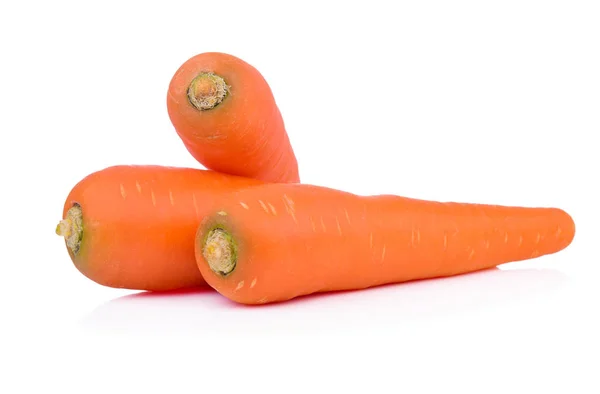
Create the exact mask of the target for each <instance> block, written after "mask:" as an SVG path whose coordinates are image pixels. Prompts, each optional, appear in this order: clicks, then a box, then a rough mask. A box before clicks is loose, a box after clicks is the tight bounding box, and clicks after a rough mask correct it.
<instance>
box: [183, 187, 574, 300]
mask: <svg viewBox="0 0 600 394" xmlns="http://www.w3.org/2000/svg"><path fill="white" fill-rule="evenodd" d="M574 235H575V224H574V222H573V219H572V218H571V216H570V215H569V214H567V213H566V212H565V211H563V210H561V209H558V208H544V207H518V206H501V205H486V204H475V203H460V202H438V201H428V200H420V199H414V198H408V197H402V196H393V195H379V196H359V195H355V194H351V193H348V192H344V191H341V190H335V189H330V188H326V187H322V186H313V185H306V184H305V185H302V184H263V185H257V186H255V187H252V188H247V189H244V190H238V191H234V192H232V193H229V194H227V195H226V196H224V197H223V199H222V200H221V201H219V202H217V204H216V205H215V206H214V208H213V211H212V213H211V214H208V215H207V216H206V217H205V219H204V220H203V221H202V222H201V224H200V225H199V226H198V230H197V233H196V242H195V255H196V262H197V265H198V268H199V270H200V272H201V274H202V276H203V277H204V279H205V280H206V282H207V283H208V284H209V285H210V286H211V287H213V288H214V289H216V290H217V291H218V292H220V293H221V294H223V295H224V296H226V297H227V298H229V299H231V300H233V301H236V302H239V303H243V304H264V303H269V302H279V301H285V300H289V299H292V298H295V297H299V296H303V295H308V294H312V293H318V292H326V291H336V290H354V289H362V288H367V287H372V286H377V285H382V284H388V283H400V282H405V281H411V280H416V279H427V278H434V277H443V276H451V275H457V274H462V273H469V272H473V271H477V270H481V269H486V268H492V267H495V266H498V265H501V264H504V263H509V262H515V261H520V260H527V259H532V258H536V257H540V256H543V255H547V254H551V253H556V252H558V251H560V250H562V249H564V248H566V247H567V246H568V245H569V244H570V243H571V242H572V240H573V237H574Z"/></svg>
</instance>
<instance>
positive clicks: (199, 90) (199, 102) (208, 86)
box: [188, 72, 229, 111]
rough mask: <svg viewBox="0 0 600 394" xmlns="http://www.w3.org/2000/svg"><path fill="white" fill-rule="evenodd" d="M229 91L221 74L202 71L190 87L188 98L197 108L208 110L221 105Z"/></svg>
mask: <svg viewBox="0 0 600 394" xmlns="http://www.w3.org/2000/svg"><path fill="white" fill-rule="evenodd" d="M228 92H229V86H227V83H226V82H225V80H224V79H223V78H222V77H221V76H219V75H217V74H214V73H211V72H207V73H200V74H198V76H196V78H194V79H193V80H192V82H191V83H190V86H189V87H188V100H189V101H190V103H191V104H192V105H193V106H194V107H195V108H196V109H198V110H200V111H206V110H209V109H212V108H214V107H216V106H217V105H219V104H220V103H221V102H222V101H223V100H224V99H225V97H226V96H227V94H228Z"/></svg>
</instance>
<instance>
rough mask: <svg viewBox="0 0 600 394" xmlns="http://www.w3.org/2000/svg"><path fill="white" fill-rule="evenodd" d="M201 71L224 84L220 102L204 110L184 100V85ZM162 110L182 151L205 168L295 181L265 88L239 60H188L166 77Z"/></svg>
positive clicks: (205, 56)
mask: <svg viewBox="0 0 600 394" xmlns="http://www.w3.org/2000/svg"><path fill="white" fill-rule="evenodd" d="M201 72H213V73H215V74H217V75H219V76H220V77H222V78H223V79H224V80H225V82H226V84H227V85H228V86H229V93H228V95H227V96H226V97H225V98H224V100H223V101H222V102H221V103H220V104H218V105H217V106H215V107H214V108H212V109H208V110H199V109H197V108H195V107H194V106H193V105H192V104H191V102H190V100H189V98H188V87H189V86H190V84H191V83H192V80H193V79H194V78H195V77H196V76H197V75H198V74H199V73H201ZM167 110H168V114H169V117H170V119H171V122H172V124H173V126H174V128H175V130H176V132H177V134H178V135H179V137H180V138H181V140H182V141H183V143H184V145H185V147H186V148H187V150H188V151H189V152H190V153H191V154H192V156H193V157H194V158H195V159H196V160H197V161H198V162H199V163H201V164H202V165H204V166H205V167H206V168H208V169H212V170H215V171H219V172H222V173H226V174H232V175H239V176H244V177H249V178H256V179H260V180H262V181H265V182H300V177H299V173H298V163H297V160H296V156H295V154H294V151H293V149H292V146H291V144H290V141H289V137H288V134H287V132H286V129H285V125H284V122H283V118H282V116H281V113H280V111H279V108H278V106H277V104H276V102H275V99H274V97H273V93H272V91H271V88H270V87H269V85H268V84H267V82H266V80H265V79H264V77H263V76H262V75H261V73H260V72H259V71H258V70H257V69H256V68H254V67H253V66H251V65H250V64H248V63H246V62H245V61H243V60H241V59H239V58H237V57H235V56H232V55H228V54H225V53H218V52H206V53H201V54H199V55H196V56H194V57H192V58H190V59H188V60H187V61H186V62H184V63H183V64H182V65H181V67H180V68H179V69H178V70H177V72H176V73H175V74H174V76H173V78H172V79H171V82H170V84H169V89H168V94H167Z"/></svg>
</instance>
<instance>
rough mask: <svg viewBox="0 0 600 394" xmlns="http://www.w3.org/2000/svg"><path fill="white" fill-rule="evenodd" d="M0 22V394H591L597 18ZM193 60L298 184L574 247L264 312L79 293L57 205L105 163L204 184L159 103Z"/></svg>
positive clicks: (31, 12)
mask: <svg viewBox="0 0 600 394" xmlns="http://www.w3.org/2000/svg"><path fill="white" fill-rule="evenodd" d="M1 4H2V5H0V37H1V41H0V43H1V45H0V47H1V50H2V52H1V55H0V56H1V61H0V70H1V72H0V132H1V134H0V138H1V142H0V154H1V155H0V157H1V160H2V166H1V168H0V171H2V186H1V187H0V189H1V193H0V199H1V200H2V206H3V215H2V218H3V225H2V227H1V230H0V231H1V232H2V253H3V254H2V256H1V270H2V271H1V272H2V274H1V278H2V279H1V283H2V284H1V286H0V291H1V292H2V295H1V297H0V302H1V305H2V309H1V313H2V315H3V316H2V321H3V322H2V323H1V324H0V331H1V333H2V336H1V337H0V341H1V347H0V360H1V361H2V367H1V369H0V371H1V373H0V375H1V377H0V392H2V393H20V392H31V393H46V392H54V391H55V390H57V391H56V392H72V391H73V392H93V393H95V392H98V393H121V392H146V393H148V392H160V393H166V392H186V393H187V392H277V393H287V392H343V391H348V390H350V389H355V390H357V392H359V391H360V392H365V393H381V392H403V393H417V392H430V393H442V392H443V393H445V392H462V393H465V392H473V393H487V392H512V393H529V392H556V393H566V392H572V393H598V392H600V385H599V384H598V380H597V372H598V366H599V362H598V353H599V351H600V347H599V339H598V338H599V336H598V332H599V330H600V325H599V323H598V320H597V317H598V311H599V310H600V309H599V306H600V305H599V301H600V291H599V290H598V278H599V274H600V269H599V266H600V258H599V257H600V256H599V253H598V251H597V250H598V236H599V235H600V233H599V231H598V220H599V219H600V215H599V209H598V206H599V203H598V201H599V194H598V192H597V187H598V175H597V174H598V169H599V168H600V165H599V164H600V161H599V160H598V147H599V145H598V143H597V142H596V141H597V140H595V139H596V138H597V137H598V131H599V130H600V23H599V21H600V9H599V4H598V2H597V1H530V0H519V1H464V0H458V1H447V2H446V1H412V2H380V1H368V2H338V3H336V2H327V1H319V2H310V1H303V2H296V3H292V2H279V3H278V4H275V2H273V3H267V2H262V1H257V0H253V1H246V2H232V1H224V2H217V1H213V2H205V1H202V0H196V1H190V2H181V1H168V2H167V1H165V2H156V4H154V3H152V2H139V3H137V2H130V1H119V2H116V1H105V2H75V1H73V2H66V1H48V2H42V1H38V2H34V1H22V2H10V3H9V2H2V3H1ZM392 4H395V5H392ZM206 51H222V52H228V53H231V54H233V55H236V56H238V57H241V58H242V59H244V60H246V61H248V62H249V63H251V64H253V65H254V66H255V67H257V68H258V69H259V70H260V71H261V72H262V73H263V75H264V76H265V78H266V79H267V81H268V82H269V84H270V86H271V88H272V89H273V92H274V94H275V97H276V100H277V102H278V104H279V106H280V109H281V111H282V114H283V116H284V119H285V122H286V126H287V130H288V133H289V136H290V139H291V141H292V144H293V147H294V149H295V152H296V154H297V157H298V160H299V163H300V172H301V177H302V180H303V182H305V183H313V184H320V185H326V186H330V187H335V188H341V189H345V190H347V191H351V192H355V193H359V194H380V193H395V194H401V195H407V196H412V197H421V198H429V199H435V200H442V201H446V200H458V201H470V202H489V203H500V204H515V205H527V206H556V207H560V208H563V209H565V210H566V211H567V212H569V213H570V214H571V215H572V216H573V218H574V219H575V221H576V224H577V235H576V238H575V240H574V242H573V244H572V245H571V246H570V247H569V248H567V249H566V250H564V251H562V252H560V253H558V254H555V255H552V256H545V257H542V258H538V259H536V260H531V261H528V262H522V263H514V264H507V265H505V266H501V267H500V268H501V269H500V270H491V271H486V272H481V273H477V274H472V275H465V276H461V277H454V278H447V279H440V280H432V281H423V282H415V283H411V284H404V285H393V286H386V287H382V288H377V289H371V290H365V291H359V292H350V293H344V294H330V295H323V296H319V297H307V298H305V299H299V300H296V301H293V302H289V303H285V304H280V305H277V306H269V307H264V308H245V307H240V306H237V305H234V304H233V303H231V302H229V301H227V300H226V299H224V298H223V297H221V296H219V295H218V294H216V293H214V292H212V291H202V292H193V293H183V294H176V295H171V296H164V295H162V296H161V295H142V296H131V295H130V293H133V292H131V291H126V290H117V289H110V288H105V287H102V286H100V285H97V284H96V283H94V282H91V281H90V280H88V279H86V278H85V277H83V276H82V275H81V274H80V273H79V272H78V271H77V270H76V269H75V268H74V266H73V265H72V263H71V261H70V259H69V257H68V255H67V252H66V249H65V246H64V243H63V241H62V240H61V239H60V238H59V237H57V236H56V235H55V234H54V227H55V225H56V223H57V222H58V220H59V219H60V215H61V211H62V206H63V203H64V199H65V198H66V195H67V193H68V192H69V190H70V189H71V187H73V186H74V184H75V183H76V182H77V181H79V179H81V178H82V177H84V176H85V175H87V174H88V173H90V172H92V171H96V170H99V169H101V168H104V167H106V166H110V165H114V164H163V165H176V166H192V167H200V165H199V164H198V163H196V162H194V161H193V160H192V158H191V157H190V156H189V154H187V152H186V151H185V149H184V147H183V145H182V144H181V142H180V141H179V139H178V137H177V136H176V134H175V132H174V130H173V129H172V126H171V124H170V121H169V119H168V116H167V111H166V90H167V87H168V84H169V81H170V79H171V77H172V75H173V73H174V72H175V70H176V69H177V68H178V67H179V66H180V64H181V63H182V62H184V61H185V60H186V59H188V58H189V57H191V56H193V55H195V54H197V53H200V52H206ZM508 390H510V391H508Z"/></svg>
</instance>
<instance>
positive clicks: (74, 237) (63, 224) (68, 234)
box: [55, 204, 83, 253]
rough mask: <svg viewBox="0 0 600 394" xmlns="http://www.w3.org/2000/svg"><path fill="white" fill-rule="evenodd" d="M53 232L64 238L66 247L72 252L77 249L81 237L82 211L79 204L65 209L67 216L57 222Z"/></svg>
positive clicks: (75, 251)
mask: <svg viewBox="0 0 600 394" xmlns="http://www.w3.org/2000/svg"><path fill="white" fill-rule="evenodd" d="M55 232H56V234H57V235H60V236H61V237H64V238H65V241H66V242H67V247H68V248H69V249H71V251H72V252H73V253H77V252H78V251H79V247H80V246H81V239H82V238H83V212H82V210H81V206H80V205H79V204H75V205H73V206H72V207H71V208H70V209H69V210H68V211H67V217H66V218H65V219H63V220H61V221H60V222H59V223H58V225H57V226H56V230H55Z"/></svg>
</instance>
